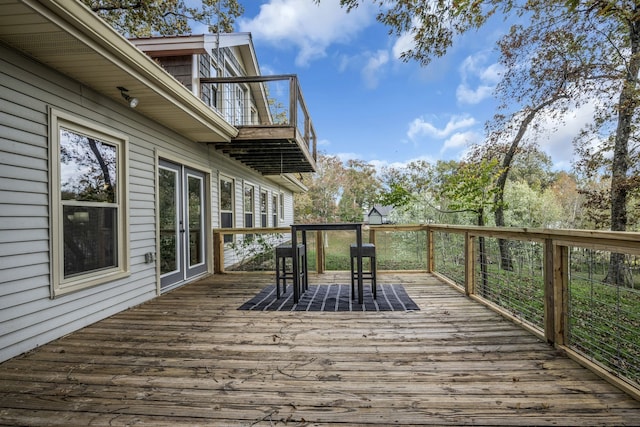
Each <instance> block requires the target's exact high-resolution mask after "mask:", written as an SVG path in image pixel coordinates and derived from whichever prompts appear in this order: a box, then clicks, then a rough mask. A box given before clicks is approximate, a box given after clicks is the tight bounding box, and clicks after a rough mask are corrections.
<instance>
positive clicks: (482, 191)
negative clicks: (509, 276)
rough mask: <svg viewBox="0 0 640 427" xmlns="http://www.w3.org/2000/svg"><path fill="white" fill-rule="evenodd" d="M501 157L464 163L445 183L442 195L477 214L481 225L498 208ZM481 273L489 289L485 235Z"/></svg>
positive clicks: (458, 208) (460, 208)
mask: <svg viewBox="0 0 640 427" xmlns="http://www.w3.org/2000/svg"><path fill="white" fill-rule="evenodd" d="M498 163H499V162H498V160H497V159H491V160H487V159H481V160H480V161H479V162H473V163H472V162H468V163H461V164H460V167H459V168H458V170H457V171H456V172H455V173H452V174H450V175H449V176H448V177H446V179H445V180H444V182H443V183H442V196H443V197H446V198H448V199H449V200H450V203H449V209H451V210H454V211H467V212H471V213H473V214H474V215H475V217H476V221H477V225H479V226H484V225H485V214H486V211H487V210H488V209H492V208H495V206H494V203H495V202H494V200H495V193H496V192H497V191H498V188H497V187H496V181H497V179H498V177H499V176H500V174H501V173H502V170H501V169H500V168H499V167H498ZM478 246H479V257H480V274H481V278H482V283H481V287H480V293H481V294H482V293H483V292H484V290H485V289H487V284H488V272H487V252H486V248H485V238H484V236H480V237H478Z"/></svg>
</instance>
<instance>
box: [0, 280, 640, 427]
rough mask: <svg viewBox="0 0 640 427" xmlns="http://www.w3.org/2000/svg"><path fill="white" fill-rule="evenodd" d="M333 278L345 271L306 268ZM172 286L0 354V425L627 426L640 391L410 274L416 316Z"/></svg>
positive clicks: (226, 286)
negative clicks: (266, 304) (259, 305)
mask: <svg viewBox="0 0 640 427" xmlns="http://www.w3.org/2000/svg"><path fill="white" fill-rule="evenodd" d="M312 278H313V280H314V281H315V282H319V281H321V282H324V283H340V282H345V283H347V282H348V276H346V275H342V274H335V273H332V274H325V275H321V276H312ZM272 279H273V278H272V276H271V275H266V274H256V275H232V274H229V275H219V276H215V277H212V278H209V279H205V280H203V281H200V282H198V283H195V284H192V285H188V286H185V287H183V288H181V289H178V290H176V291H174V292H171V293H169V294H167V295H164V296H162V297H161V298H158V299H156V300H155V301H151V302H149V303H146V304H143V305H141V306H139V307H136V308H134V309H131V310H129V311H127V312H124V313H120V314H118V315H116V316H114V317H112V318H109V319H106V320H104V321H102V322H99V323H96V324H95V325H92V326H89V327H87V328H85V329H83V330H81V331H78V332H76V333H74V334H71V335H69V336H67V337H64V338H62V339H60V340H57V341H55V342H53V343H50V344H47V345H45V346H43V347H41V348H40V349H38V350H36V351H33V352H31V353H29V354H27V355H24V356H22V357H18V358H15V359H12V360H10V361H8V362H5V363H4V364H2V365H0V425H16V424H17V425H65V426H68V425H135V424H147V425H154V426H155V425H157V426H163V425H171V426H178V425H189V426H192V425H223V426H224V425H246V426H249V425H265V426H266V425H285V424H286V425H305V426H307V425H308V426H314V425H377V426H387V425H394V424H395V425H407V426H409V425H416V426H417V425H575V426H592V425H639V424H640V402H638V401H636V400H634V399H633V398H631V397H630V396H628V395H626V394H624V393H623V392H621V391H620V390H618V389H617V388H615V387H614V386H612V385H610V384H608V383H607V382H605V381H603V380H601V379H600V378H599V377H598V376H597V375H595V374H594V373H592V372H590V371H588V370H587V369H585V368H582V367H581V366H579V365H578V364H577V363H575V362H573V361H572V360H570V359H568V358H566V357H564V356H562V355H561V354H559V353H558V352H557V351H555V350H554V349H553V348H551V347H550V346H548V345H547V344H545V343H543V342H541V341H540V340H539V339H537V338H536V337H535V336H533V335H531V334H530V333H528V332H526V331H525V330H523V329H521V328H520V327H518V326H516V325H514V324H512V323H510V322H508V321H506V320H504V319H503V318H502V317H500V316H499V315H497V314H495V313H493V312H492V311H490V310H489V309H487V308H485V307H483V306H481V305H479V304H477V303H475V302H474V301H472V300H470V299H467V298H465V297H464V296H463V295H461V294H459V293H458V292H457V291H455V290H453V289H451V288H450V287H448V286H447V285H445V284H442V283H441V282H439V281H438V280H437V279H434V278H433V277H431V276H428V275H425V274H407V275H397V274H396V275H390V274H389V275H381V277H380V280H381V281H383V282H385V283H403V284H404V285H405V287H406V288H407V291H408V292H409V294H410V296H411V297H412V298H413V299H414V300H415V301H416V302H417V303H418V305H419V306H420V308H421V311H417V312H384V313H370V312H367V313H344V312H343V313H318V312H315V313H300V312H282V313H281V312H258V313H255V312H249V311H238V310H236V308H237V307H238V306H240V305H241V304H242V303H243V302H244V301H245V300H246V299H248V298H250V297H251V296H252V295H253V294H254V293H255V292H257V290H258V289H259V288H260V287H261V286H264V285H265V284H266V283H269V282H271V280H272Z"/></svg>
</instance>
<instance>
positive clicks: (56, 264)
mask: <svg viewBox="0 0 640 427" xmlns="http://www.w3.org/2000/svg"><path fill="white" fill-rule="evenodd" d="M63 128H64V129H66V130H68V131H71V132H74V133H78V134H81V135H86V136H88V137H91V138H95V139H98V140H100V141H103V142H106V143H108V144H110V145H113V146H115V148H116V158H117V170H116V198H115V199H116V201H115V203H109V207H110V208H116V211H117V214H116V218H117V220H116V223H117V226H116V228H117V229H116V231H115V235H116V239H117V240H116V245H115V249H116V251H117V255H116V257H115V259H116V265H115V266H113V267H107V268H103V269H97V270H92V271H89V272H86V273H80V274H77V275H73V276H70V277H67V278H65V277H64V261H65V259H64V223H63V210H64V207H65V206H71V205H75V206H89V207H91V206H95V203H94V204H93V205H92V204H91V202H80V203H77V202H76V203H70V202H68V201H63V200H62V188H61V185H62V184H61V169H62V167H61V164H60V161H61V159H60V148H61V141H60V133H61V129H63ZM49 140H50V149H51V155H50V156H49V170H50V176H49V206H50V210H51V215H50V224H49V226H50V230H51V239H50V250H51V252H50V254H51V255H50V256H51V269H50V275H51V278H50V279H51V281H50V283H51V298H56V297H59V296H62V295H66V294H69V293H72V292H77V291H80V290H83V289H87V288H91V287H94V286H98V285H102V284H105V283H109V282H112V281H114V280H117V279H121V278H124V277H128V276H130V274H131V272H130V237H129V236H130V233H129V207H128V202H129V183H128V179H127V178H128V176H129V169H128V168H129V138H128V136H127V135H125V134H122V133H120V132H117V131H115V130H113V129H111V128H107V127H106V126H101V125H99V124H96V123H94V122H90V121H88V120H85V119H82V118H80V117H77V116H74V115H72V114H70V113H65V112H62V111H59V110H56V109H53V108H50V109H49ZM96 207H98V206H96Z"/></svg>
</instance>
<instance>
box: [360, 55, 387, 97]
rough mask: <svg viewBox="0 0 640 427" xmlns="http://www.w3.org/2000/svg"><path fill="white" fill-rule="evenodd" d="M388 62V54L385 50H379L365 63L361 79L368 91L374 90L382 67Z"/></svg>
mask: <svg viewBox="0 0 640 427" xmlns="http://www.w3.org/2000/svg"><path fill="white" fill-rule="evenodd" d="M388 62H389V53H388V52H387V51H386V50H379V51H377V52H376V53H375V54H373V55H372V56H371V57H369V60H368V61H367V64H366V65H365V66H364V68H363V69H362V78H363V79H364V83H365V85H366V86H367V87H368V88H369V89H374V88H376V87H377V86H378V81H379V79H380V76H381V74H382V72H383V71H382V67H383V66H384V65H385V64H386V63H388Z"/></svg>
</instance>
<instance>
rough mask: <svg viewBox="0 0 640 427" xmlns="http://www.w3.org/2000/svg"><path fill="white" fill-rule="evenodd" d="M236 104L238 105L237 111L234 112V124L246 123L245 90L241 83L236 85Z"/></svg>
mask: <svg viewBox="0 0 640 427" xmlns="http://www.w3.org/2000/svg"><path fill="white" fill-rule="evenodd" d="M235 98H236V99H235V106H236V111H235V114H234V116H235V117H234V118H235V122H234V124H236V125H244V124H246V123H245V121H244V115H245V111H244V103H245V91H244V89H243V88H242V86H240V85H236V96H235Z"/></svg>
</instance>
